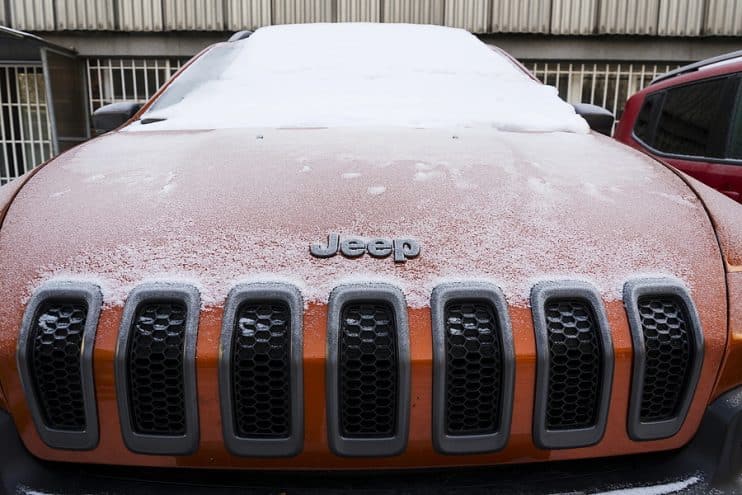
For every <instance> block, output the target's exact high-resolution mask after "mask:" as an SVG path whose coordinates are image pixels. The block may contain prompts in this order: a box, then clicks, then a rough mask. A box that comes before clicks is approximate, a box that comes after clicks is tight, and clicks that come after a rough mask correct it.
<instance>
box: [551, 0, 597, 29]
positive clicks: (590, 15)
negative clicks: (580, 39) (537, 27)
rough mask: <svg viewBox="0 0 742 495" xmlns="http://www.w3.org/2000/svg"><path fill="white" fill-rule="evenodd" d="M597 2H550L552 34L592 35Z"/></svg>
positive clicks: (565, 0) (573, 0)
mask: <svg viewBox="0 0 742 495" xmlns="http://www.w3.org/2000/svg"><path fill="white" fill-rule="evenodd" d="M597 12H598V0H552V4H551V32H552V34H593V33H594V32H595V21H596V18H597Z"/></svg>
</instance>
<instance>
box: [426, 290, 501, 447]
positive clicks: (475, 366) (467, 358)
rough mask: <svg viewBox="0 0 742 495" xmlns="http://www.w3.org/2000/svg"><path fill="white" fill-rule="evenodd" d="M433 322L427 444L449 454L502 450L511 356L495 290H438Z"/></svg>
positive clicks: (498, 297)
mask: <svg viewBox="0 0 742 495" xmlns="http://www.w3.org/2000/svg"><path fill="white" fill-rule="evenodd" d="M430 308H431V315H432V322H433V328H432V330H433V358H434V366H433V442H434V444H435V447H436V449H437V450H438V451H440V452H443V453H449V454H466V453H480V452H492V451H496V450H500V449H502V448H503V447H504V446H505V445H506V443H507V440H508V435H509V433H510V420H511V416H512V402H513V380H514V375H515V353H514V350H513V338H512V331H511V327H510V319H509V318H508V315H507V303H506V302H505V297H504V296H503V295H502V291H500V289H499V288H498V287H496V286H493V285H490V284H485V283H480V282H459V283H450V284H443V285H440V286H438V287H436V288H435V289H434V290H433V293H432V295H431V301H430Z"/></svg>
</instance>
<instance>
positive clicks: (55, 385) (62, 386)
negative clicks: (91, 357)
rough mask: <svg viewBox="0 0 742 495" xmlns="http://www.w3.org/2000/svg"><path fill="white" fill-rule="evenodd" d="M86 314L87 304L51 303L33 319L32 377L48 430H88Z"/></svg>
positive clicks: (60, 301) (62, 301) (58, 301)
mask: <svg viewBox="0 0 742 495" xmlns="http://www.w3.org/2000/svg"><path fill="white" fill-rule="evenodd" d="M87 313H88V307H87V304H86V303H85V302H84V301H65V300H49V301H45V302H44V303H42V304H41V306H40V307H39V309H38V310H37V312H36V315H35V318H34V327H33V330H32V334H31V336H30V338H31V342H30V343H31V345H30V347H31V353H32V355H31V376H32V377H33V378H32V380H33V382H34V388H35V390H36V395H37V397H38V400H39V409H40V410H41V414H42V416H43V418H44V423H45V424H46V426H48V427H49V428H53V429H56V430H64V431H83V430H85V426H86V424H85V404H84V401H83V385H82V375H81V373H80V355H81V350H82V343H83V334H84V330H85V320H86V318H87Z"/></svg>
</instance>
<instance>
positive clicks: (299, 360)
mask: <svg viewBox="0 0 742 495" xmlns="http://www.w3.org/2000/svg"><path fill="white" fill-rule="evenodd" d="M275 302H280V303H283V304H285V305H286V307H287V308H288V311H289V313H290V314H289V322H287V323H288V326H289V329H288V335H287V336H286V337H284V338H288V339H290V343H289V362H287V363H285V366H286V367H287V368H288V375H289V383H288V387H289V401H290V406H289V411H288V413H289V417H288V418H282V419H285V420H288V423H289V434H288V435H286V436H282V437H279V438H266V437H263V438H261V437H260V436H244V435H240V434H239V432H238V429H237V428H236V427H235V425H236V419H235V415H236V404H235V401H236V399H235V397H234V389H233V387H234V379H233V372H234V370H233V359H234V354H235V350H234V345H235V344H234V332H235V331H236V330H235V328H236V325H237V323H238V322H237V319H238V313H239V311H240V308H241V307H242V306H243V305H244V304H252V303H258V304H260V303H275ZM303 314H304V303H303V301H302V297H301V293H300V292H299V290H298V289H297V288H296V287H294V286H291V285H287V284H280V283H252V284H242V285H238V286H236V287H234V288H233V289H232V290H231V291H230V293H229V296H228V298H227V303H226V305H225V307H224V319H223V321H222V333H221V338H220V347H219V389H220V402H221V413H222V428H223V433H224V442H225V444H226V446H227V448H228V449H229V451H230V452H232V453H233V454H235V455H242V456H259V457H280V456H294V455H297V454H299V453H300V452H301V450H302V446H303V443H304V406H303V398H304V387H303V377H302V370H303V353H304V351H303Z"/></svg>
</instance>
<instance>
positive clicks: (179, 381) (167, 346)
mask: <svg viewBox="0 0 742 495" xmlns="http://www.w3.org/2000/svg"><path fill="white" fill-rule="evenodd" d="M186 312H187V309H186V306H185V305H184V304H183V303H181V302H175V301H161V302H146V303H143V304H141V305H140V306H139V307H138V308H137V311H136V314H135V316H134V321H133V322H132V328H131V333H130V335H129V355H128V365H129V366H128V368H129V398H130V406H131V421H132V429H133V430H134V431H135V432H136V433H140V434H143V435H171V436H175V435H184V434H185V433H186V412H185V408H186V406H185V383H184V372H183V365H184V353H185V338H186Z"/></svg>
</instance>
